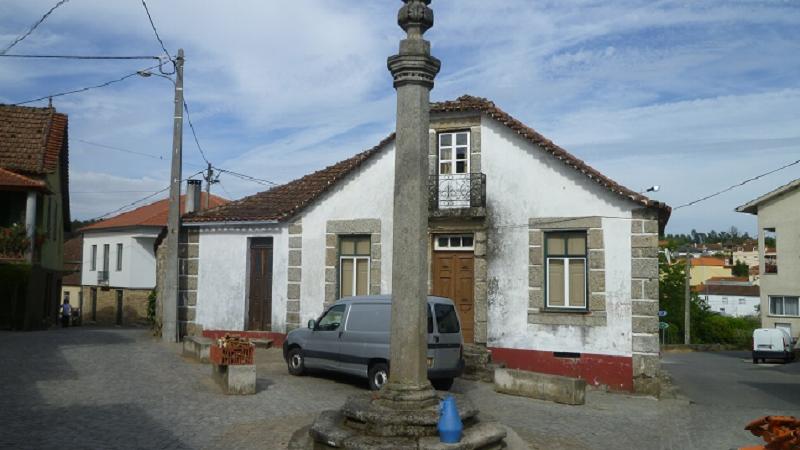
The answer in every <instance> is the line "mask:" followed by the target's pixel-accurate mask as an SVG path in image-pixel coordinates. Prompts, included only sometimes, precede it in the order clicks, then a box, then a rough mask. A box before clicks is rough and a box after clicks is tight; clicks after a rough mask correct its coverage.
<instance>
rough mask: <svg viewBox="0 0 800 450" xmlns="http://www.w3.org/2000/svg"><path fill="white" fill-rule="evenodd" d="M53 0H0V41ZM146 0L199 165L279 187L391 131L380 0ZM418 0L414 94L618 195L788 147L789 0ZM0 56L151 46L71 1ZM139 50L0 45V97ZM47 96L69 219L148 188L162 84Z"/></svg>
mask: <svg viewBox="0 0 800 450" xmlns="http://www.w3.org/2000/svg"><path fill="white" fill-rule="evenodd" d="M55 3H56V0H3V1H2V2H0V48H4V47H5V46H6V45H8V44H7V43H10V42H12V41H13V40H14V39H15V38H16V37H18V36H19V35H20V34H22V33H24V32H25V31H26V30H27V29H28V27H29V26H30V25H32V24H33V23H34V22H35V21H36V20H38V19H39V18H40V17H41V16H42V15H43V14H44V13H45V12H46V11H47V10H48V9H50V8H51V7H52V6H53V5H54V4H55ZM147 5H148V7H149V8H150V12H151V14H152V16H153V20H154V22H155V24H156V27H157V29H158V31H159V34H160V36H161V38H162V40H163V41H164V44H165V46H166V48H167V50H168V51H169V52H170V53H172V54H175V53H176V52H177V49H178V48H183V49H184V51H185V53H186V64H185V95H186V101H187V103H188V105H189V109H190V113H191V118H192V122H193V124H194V125H195V129H196V132H197V135H198V138H199V141H200V145H201V146H202V148H203V150H204V152H205V154H206V157H207V159H208V160H209V161H211V163H212V164H214V165H215V166H217V167H221V168H224V169H227V170H231V171H234V172H239V173H243V174H247V175H250V176H253V177H257V178H259V179H262V180H269V181H272V182H275V183H284V182H287V181H290V180H292V179H295V178H298V177H300V176H302V175H305V174H307V173H310V172H312V171H314V170H318V169H320V168H323V167H325V166H327V165H330V164H332V163H334V162H336V161H339V160H342V159H345V158H348V157H350V156H352V155H353V154H355V153H358V152H360V151H362V150H364V149H367V148H370V147H372V146H374V145H375V144H376V143H377V142H378V141H379V140H380V139H382V138H383V137H385V136H386V135H387V134H389V133H390V132H391V131H392V130H393V128H394V120H395V101H396V100H395V91H394V89H393V88H392V82H391V77H390V75H389V72H388V71H387V69H386V58H387V57H388V56H389V55H392V54H395V53H396V52H397V45H398V41H399V40H400V39H401V38H402V37H403V32H402V30H401V29H400V28H399V27H398V26H397V24H396V14H397V9H398V8H399V7H400V6H401V5H402V3H401V2H400V1H399V0H370V1H356V2H354V1H348V0H293V1H290V2H286V1H281V2H278V1H277V0H261V1H258V0H238V1H235V2H234V1H228V2H221V1H210V0H169V1H167V0H149V1H148V2H147ZM431 7H432V8H433V10H434V13H435V20H436V23H435V25H434V27H433V28H432V29H431V30H430V31H429V32H428V33H427V34H426V38H428V39H429V40H430V41H431V43H432V52H433V54H434V55H435V56H437V57H438V58H439V59H441V60H442V71H441V72H440V74H439V75H438V77H437V79H436V86H435V88H434V90H433V91H432V93H431V98H432V100H434V101H441V100H448V99H455V98H456V97H458V96H460V95H463V94H470V95H475V96H480V97H487V98H489V99H491V100H492V101H494V102H495V103H496V104H497V105H498V106H499V107H500V108H502V109H503V110H505V111H506V112H508V113H510V114H512V115H513V116H515V117H516V118H518V119H520V120H521V121H523V122H524V123H526V124H527V125H529V126H530V127H532V128H534V129H536V130H537V131H539V132H540V133H542V134H544V135H545V136H546V137H548V138H549V139H551V140H553V141H554V142H556V143H557V144H559V145H560V146H562V147H564V148H566V149H568V150H569V151H570V152H572V153H573V154H575V155H576V156H578V157H579V158H581V159H583V160H584V161H586V162H588V163H589V164H590V165H592V166H593V167H595V168H596V169H598V170H600V171H601V172H603V173H604V174H606V175H607V176H609V177H611V178H612V179H614V180H615V181H617V182H619V183H621V184H623V185H625V186H627V187H629V188H631V189H633V190H636V191H642V190H645V189H646V188H648V187H649V186H652V185H659V186H660V190H659V191H658V192H656V193H654V194H652V195H651V197H652V198H654V199H657V200H660V201H664V202H666V203H667V204H669V205H671V206H673V207H677V206H680V205H682V204H685V203H688V202H690V201H692V200H695V199H697V198H700V197H703V196H705V195H707V194H710V193H714V192H717V191H719V190H722V189H724V188H726V187H728V186H730V185H733V184H735V183H738V182H740V181H743V180H745V179H747V178H750V177H753V176H755V175H758V174H761V173H764V172H768V171H770V170H772V169H775V168H777V167H781V166H783V165H785V164H788V163H790V162H792V161H796V160H798V159H800V77H798V73H800V1H798V0H785V1H781V0H773V1H747V0H725V1H711V0H709V1H653V0H643V1H626V0H620V1H611V0H598V1H590V0H574V1H538V0H495V1H492V2H487V1H484V0H435V1H433V2H432V4H431ZM9 53H10V54H14V53H18V54H70V55H153V56H158V55H162V54H163V53H162V50H161V47H160V45H159V43H158V41H157V40H156V38H155V35H154V33H153V30H152V29H151V27H150V23H149V22H148V19H147V15H146V13H145V10H144V8H143V6H142V3H141V1H140V0H115V1H113V2H111V1H108V0H70V1H68V2H67V3H65V4H63V5H62V6H60V7H59V8H57V9H56V10H55V11H54V12H53V13H52V14H51V15H50V16H49V17H48V18H47V19H46V20H45V21H44V22H43V23H42V24H41V25H40V26H39V27H38V28H37V29H36V30H35V31H34V32H33V33H32V34H31V35H30V36H29V37H27V38H26V39H25V40H23V41H22V42H20V43H19V44H17V45H16V46H15V47H14V48H13V49H12V50H11V51H10V52H9ZM151 65H153V62H152V61H146V60H125V61H76V60H67V61H65V60H59V61H49V60H31V59H16V58H0V103H17V102H21V101H26V100H30V99H33V98H38V97H42V96H46V95H49V94H54V93H58V92H63V91H68V90H72V89H77V88H82V87H85V86H92V85H96V84H100V83H103V82H106V81H109V80H113V79H117V78H120V77H122V76H125V75H128V74H131V73H135V72H136V71H137V70H141V69H144V68H146V67H149V66H151ZM165 70H167V68H165ZM154 71H156V73H157V69H155V70H154ZM46 104H47V101H40V102H37V103H33V104H32V105H34V106H46ZM53 105H54V106H55V107H56V108H57V109H58V110H59V111H61V112H64V113H67V114H68V115H69V120H70V122H69V125H70V130H69V139H70V190H71V211H72V215H73V218H77V219H88V218H93V217H97V216H101V215H103V214H106V213H108V212H110V211H114V210H116V209H118V208H120V207H122V206H124V205H126V204H129V203H131V202H134V201H136V200H138V199H140V198H142V197H145V196H147V195H149V194H151V193H153V192H156V191H159V190H161V189H164V188H165V187H167V185H168V180H169V154H170V147H171V141H172V115H173V111H172V109H173V106H174V104H173V86H172V84H171V83H170V82H169V81H168V80H165V79H163V78H160V77H155V76H151V77H148V78H145V77H139V76H133V77H130V78H128V79H126V80H125V81H122V82H120V83H115V84H113V85H111V86H108V87H105V88H102V89H94V90H90V91H87V92H83V93H80V94H75V95H68V96H62V97H57V98H54V99H53ZM108 147H114V149H111V148H108ZM124 150H127V152H126V151H124ZM131 152H136V153H131ZM141 153H144V155H143V154H141ZM183 161H184V167H183V175H184V176H185V177H186V176H189V175H192V174H193V173H196V172H198V171H200V170H202V169H204V168H205V162H204V159H203V157H202V155H201V154H200V152H199V151H198V149H197V146H196V145H195V143H194V140H193V137H192V135H191V130H190V129H189V127H188V126H185V127H184V160H183ZM796 178H800V164H798V165H794V166H792V167H789V168H787V169H784V170H782V171H780V172H777V173H775V174H772V175H769V176H767V177H764V178H762V179H759V180H757V181H754V182H752V183H749V184H746V185H744V186H743V187H740V188H737V189H734V190H732V191H730V192H727V193H725V194H722V195H719V196H717V197H714V198H713V199H711V200H708V201H705V202H702V203H699V204H697V205H694V206H689V207H685V208H676V209H675V210H674V211H673V213H672V218H671V219H670V222H669V225H668V227H667V232H669V233H682V232H688V231H690V230H692V229H696V230H698V231H708V230H710V229H716V230H723V229H725V230H727V229H729V228H730V227H731V226H736V227H737V228H738V229H739V230H741V231H749V232H750V233H751V234H752V233H753V232H754V231H755V228H756V220H755V217H754V216H751V215H745V214H740V213H736V212H734V209H735V208H736V207H737V206H739V205H741V204H744V203H746V202H747V201H749V200H752V199H754V198H756V197H758V196H760V195H762V194H764V193H766V192H768V191H771V190H772V189H774V188H776V187H778V186H781V185H783V184H786V183H787V182H789V181H791V180H793V179H796ZM220 181H221V183H219V184H217V185H214V187H213V188H212V189H213V191H214V192H215V193H217V194H219V195H221V196H223V197H227V198H240V197H242V196H245V195H249V194H253V193H255V192H258V191H261V190H264V189H266V186H265V185H264V184H259V183H256V182H253V181H245V180H242V179H240V178H236V177H233V176H231V175H229V174H222V175H221V177H220ZM162 195H166V194H162ZM155 198H158V197H155Z"/></svg>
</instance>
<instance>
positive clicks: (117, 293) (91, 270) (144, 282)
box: [80, 180, 227, 325]
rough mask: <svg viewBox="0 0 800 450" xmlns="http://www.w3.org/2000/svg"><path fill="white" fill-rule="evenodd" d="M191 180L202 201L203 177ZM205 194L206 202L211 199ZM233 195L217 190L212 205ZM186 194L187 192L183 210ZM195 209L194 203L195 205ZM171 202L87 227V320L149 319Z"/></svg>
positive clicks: (127, 321) (123, 322)
mask: <svg viewBox="0 0 800 450" xmlns="http://www.w3.org/2000/svg"><path fill="white" fill-rule="evenodd" d="M190 181H194V183H191V184H189V187H190V189H191V190H192V192H193V194H192V195H194V196H196V197H197V199H196V200H195V205H199V204H200V200H199V199H200V192H199V184H197V183H199V181H195V180H190ZM205 196H206V194H205V193H202V201H205ZM226 201H227V200H225V199H222V198H220V197H216V196H214V195H212V196H211V197H210V206H212V207H214V206H219V205H222V204H224V203H225V202H226ZM185 202H186V195H182V196H181V211H184V210H185V208H184V207H185ZM189 206H190V210H192V209H193V208H194V205H191V204H190V205H189ZM168 212H169V201H168V200H167V199H164V200H159V201H157V202H154V203H150V204H148V205H145V206H142V207H139V208H137V209H134V210H132V211H128V212H125V213H122V214H119V215H117V216H114V217H111V218H109V219H106V220H102V221H100V222H96V223H93V224H91V225H89V226H87V227H84V228H83V229H81V230H80V231H81V232H82V233H83V256H82V264H81V277H80V278H81V286H82V289H81V293H82V300H83V302H82V303H83V308H82V316H83V319H84V320H87V321H93V322H98V323H105V324H117V325H129V324H137V323H144V322H146V320H147V301H148V296H149V295H150V293H151V292H152V291H153V289H154V288H155V286H156V255H155V246H156V241H157V240H159V239H160V236H161V235H162V233H164V232H165V230H166V226H167V215H168Z"/></svg>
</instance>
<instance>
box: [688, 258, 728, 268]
mask: <svg viewBox="0 0 800 450" xmlns="http://www.w3.org/2000/svg"><path fill="white" fill-rule="evenodd" d="M692 265H693V266H718V267H725V260H724V259H720V258H714V257H713V256H701V257H699V258H692Z"/></svg>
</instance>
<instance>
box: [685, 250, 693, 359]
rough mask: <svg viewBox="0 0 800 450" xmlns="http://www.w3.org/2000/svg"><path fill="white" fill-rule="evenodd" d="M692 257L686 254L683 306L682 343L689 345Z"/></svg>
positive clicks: (690, 341)
mask: <svg viewBox="0 0 800 450" xmlns="http://www.w3.org/2000/svg"><path fill="white" fill-rule="evenodd" d="M691 283H692V255H690V254H688V253H687V254H686V298H685V299H684V302H683V303H684V304H683V343H684V344H686V345H689V344H691V343H692V340H691V327H692V326H691V311H692V288H691Z"/></svg>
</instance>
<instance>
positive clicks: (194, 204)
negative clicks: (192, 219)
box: [184, 180, 203, 214]
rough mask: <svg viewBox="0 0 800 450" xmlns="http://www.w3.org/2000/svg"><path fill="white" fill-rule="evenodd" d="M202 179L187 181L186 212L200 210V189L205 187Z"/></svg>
mask: <svg viewBox="0 0 800 450" xmlns="http://www.w3.org/2000/svg"><path fill="white" fill-rule="evenodd" d="M201 183H202V181H200V180H187V181H186V211H184V212H185V213H186V214H189V213H193V212H196V211H198V210H200V191H202V189H203V187H202V185H201Z"/></svg>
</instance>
